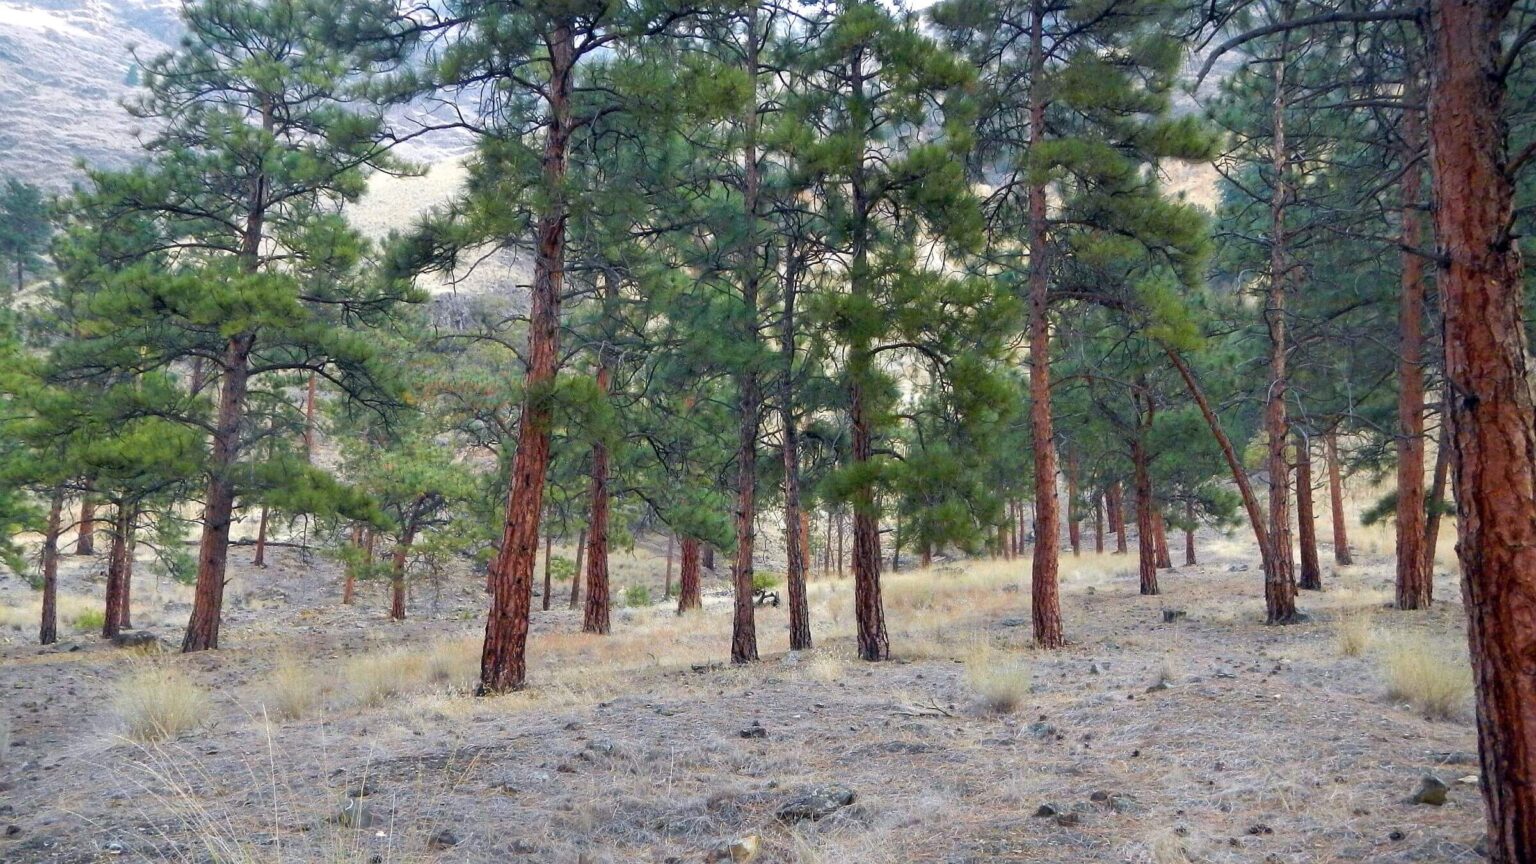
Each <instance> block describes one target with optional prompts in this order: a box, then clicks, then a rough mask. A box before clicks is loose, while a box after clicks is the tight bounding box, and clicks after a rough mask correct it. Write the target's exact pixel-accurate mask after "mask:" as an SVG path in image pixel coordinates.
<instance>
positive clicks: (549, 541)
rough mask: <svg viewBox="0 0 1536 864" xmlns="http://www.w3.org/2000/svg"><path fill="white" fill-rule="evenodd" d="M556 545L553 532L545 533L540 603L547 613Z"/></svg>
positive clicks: (669, 548)
mask: <svg viewBox="0 0 1536 864" xmlns="http://www.w3.org/2000/svg"><path fill="white" fill-rule="evenodd" d="M554 545H555V535H554V534H553V533H552V532H550V531H545V532H544V593H543V594H541V595H539V596H540V599H541V601H542V602H541V603H540V605H541V606H543V607H544V611H545V612H548V611H549V595H550V594H551V593H553V592H554V590H555V582H554V573H552V572H551V570H550V564H551V563H552V562H553V561H554V554H553V552H554ZM671 581H672V546H671V544H670V539H669V543H668V546H667V582H668V583H671Z"/></svg>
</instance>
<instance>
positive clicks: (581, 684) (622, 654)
mask: <svg viewBox="0 0 1536 864" xmlns="http://www.w3.org/2000/svg"><path fill="white" fill-rule="evenodd" d="M1378 545H1379V544H1378ZM1201 547H1202V554H1203V555H1205V556H1206V558H1207V560H1206V561H1205V562H1203V563H1202V564H1201V565H1200V566H1195V567H1187V566H1186V567H1179V568H1177V569H1175V570H1172V571H1164V572H1163V573H1162V575H1161V580H1162V588H1163V591H1164V593H1163V595H1162V596H1158V597H1142V596H1140V595H1139V594H1138V593H1137V583H1136V578H1135V575H1134V562H1133V561H1132V560H1130V559H1127V558H1124V557H1119V556H1091V555H1090V556H1084V557H1083V558H1082V559H1077V560H1068V561H1067V562H1066V564H1065V571H1066V572H1065V573H1064V577H1063V607H1064V614H1065V620H1066V627H1067V633H1068V636H1069V639H1070V640H1071V642H1072V644H1071V646H1070V647H1069V648H1068V649H1066V650H1063V651H1060V652H1056V653H1052V654H1043V653H1038V652H1034V651H1032V650H1030V649H1028V648H1027V645H1028V642H1029V624H1028V621H1029V611H1028V597H1029V591H1028V573H1027V571H1028V565H1027V563H1026V562H1024V561H1019V562H977V563H973V564H969V565H966V564H959V563H956V564H949V565H945V566H941V567H936V568H934V569H932V570H929V571H923V572H918V573H904V574H901V575H899V576H893V577H891V578H890V579H889V580H888V584H887V588H886V600H887V607H888V612H889V617H890V626H891V632H892V640H891V642H892V651H893V654H894V655H895V657H896V659H894V660H893V661H891V662H888V663H879V664H866V663H861V662H858V661H856V660H855V659H853V652H852V648H851V639H850V634H851V629H852V620H851V618H852V614H851V602H850V597H851V584H850V582H849V581H846V580H843V581H839V580H836V579H818V580H817V581H816V582H815V583H813V619H812V625H813V629H814V630H815V633H816V636H817V638H818V643H817V644H818V648H817V650H816V651H814V652H804V653H800V654H789V653H788V652H787V651H786V650H785V649H786V645H787V635H786V621H785V615H784V610H783V609H774V608H764V609H760V610H758V613H759V616H758V633H759V638H760V642H761V645H762V648H763V653H764V659H763V661H762V662H760V663H757V664H755V665H752V666H750V667H745V668H732V667H730V666H729V665H728V664H725V663H723V662H722V661H723V660H724V659H725V656H726V652H727V650H728V640H727V638H726V632H727V628H728V627H729V621H728V615H729V612H728V609H727V608H726V607H725V605H724V597H723V594H721V593H720V592H721V591H722V583H720V582H719V581H718V580H716V581H713V582H711V585H710V587H711V589H712V590H713V591H714V592H716V593H715V596H714V597H712V599H711V601H710V603H709V604H708V605H707V607H706V609H705V610H704V612H703V613H700V614H698V615H693V616H689V617H687V618H682V619H680V618H678V617H677V616H675V615H673V614H672V613H671V610H670V608H669V607H667V606H666V605H656V606H653V607H646V608H631V609H621V610H616V612H615V619H614V634H613V635H612V636H609V637H606V638H605V637H597V636H586V635H582V634H579V633H577V632H575V631H578V630H579V629H580V620H579V618H578V617H577V613H574V612H570V611H567V610H566V609H565V608H564V599H565V592H566V591H567V590H568V588H564V587H561V586H557V590H556V592H555V593H556V603H555V608H554V610H553V611H550V612H536V613H535V615H536V621H535V627H534V630H535V635H534V639H533V647H532V651H533V661H532V667H531V673H530V676H531V687H530V689H529V690H528V691H525V692H522V693H517V694H512V695H509V696H505V697H498V698H491V699H476V698H475V697H473V696H471V695H469V694H468V691H469V684H470V682H472V681H473V679H474V677H475V675H476V671H477V662H478V655H477V653H476V651H477V647H478V646H477V642H476V640H477V636H478V634H479V633H480V632H481V628H482V626H483V623H482V622H483V605H484V599H483V597H484V595H483V594H482V593H481V592H480V584H479V579H480V577H479V576H477V575H476V574H474V573H471V572H469V571H468V570H466V571H465V572H463V573H461V574H459V575H458V576H456V577H454V578H452V579H449V580H447V582H446V584H442V585H439V586H435V587H434V586H429V585H425V584H423V585H418V586H416V587H415V588H414V590H413V597H412V604H413V609H412V617H411V619H410V620H409V621H407V622H405V623H403V624H391V623H388V622H386V621H385V620H383V614H384V612H385V610H386V609H387V600H386V596H385V587H384V586H383V585H368V586H365V589H364V591H363V592H362V593H361V595H360V598H359V602H358V604H357V605H356V606H353V607H350V608H349V607H343V606H340V605H339V603H338V597H339V574H338V573H337V570H336V565H335V564H334V563H332V562H330V561H327V560H325V559H323V558H313V559H310V558H306V557H305V556H303V555H302V553H301V552H300V551H299V550H296V549H290V548H283V549H279V550H276V554H275V556H274V561H273V565H272V566H271V567H269V568H266V569H264V570H256V569H255V568H252V567H250V566H249V563H248V562H249V558H250V550H249V548H243V549H240V550H237V551H236V552H235V554H234V556H233V557H234V559H235V560H236V562H237V564H238V572H237V574H236V575H237V579H236V582H235V584H234V585H233V586H232V589H231V594H232V597H233V599H232V602H231V609H230V612H229V615H228V617H227V619H226V624H225V631H224V635H223V640H222V641H223V643H224V645H225V648H224V649H223V650H220V651H218V652H211V653H205V654H201V655H194V656H185V657H183V656H179V655H175V654H164V655H160V656H152V657H151V656H141V655H136V654H131V653H128V652H124V651H121V650H117V649H113V648H111V647H110V646H105V645H102V644H100V643H99V640H98V639H96V638H95V637H94V636H90V635H86V634H80V633H68V634H66V636H65V641H64V642H63V643H61V644H60V645H58V646H53V647H49V648H46V649H45V648H39V647H38V646H36V645H32V644H28V640H29V639H31V638H32V636H33V635H34V634H33V631H32V630H31V629H29V628H24V627H23V626H22V625H13V628H12V629H8V630H5V631H4V634H3V636H0V639H4V640H5V644H4V645H3V646H0V712H3V716H4V717H6V718H8V721H7V722H6V723H5V725H3V726H0V733H4V735H3V736H0V737H8V740H4V741H0V743H3V744H4V748H3V752H0V835H3V836H0V861H5V862H17V864H23V862H55V861H57V862H91V861H106V860H114V859H115V860H139V861H151V862H159V861H175V862H189V864H190V862H197V864H201V862H211V861H216V862H238V864H246V862H249V864H258V862H259V864H276V862H279V861H285V862H286V861H295V862H297V861H303V862H337V864H340V862H359V864H362V862H377V864H385V862H411V864H414V862H429V861H432V862H436V861H440V862H444V864H448V862H482V861H484V862H489V861H497V862H503V861H514V862H515V861H529V862H573V864H574V862H583V864H599V862H671V861H678V862H695V861H705V860H708V859H709V858H710V856H711V855H712V854H713V853H714V851H715V850H716V849H717V847H722V845H728V844H730V843H732V842H734V841H743V842H744V843H745V844H747V845H750V844H752V843H754V842H755V843H756V844H757V845H758V847H759V850H760V851H758V853H757V854H756V857H755V858H754V859H753V860H757V861H766V862H828V864H830V862H946V864H961V862H1063V864H1066V862H1141V861H1151V862H1185V861H1188V862H1297V864H1300V862H1309V864H1310V862H1319V864H1321V862H1334V861H1380V862H1389V861H1390V862H1398V861H1402V862H1407V861H1428V862H1455V861H1475V860H1480V859H1479V857H1478V855H1477V853H1476V852H1475V851H1474V846H1475V844H1476V843H1477V841H1478V840H1479V838H1480V836H1481V832H1482V803H1481V798H1480V796H1479V793H1478V788H1477V785H1476V783H1477V778H1476V775H1477V773H1478V768H1477V765H1476V759H1475V755H1474V754H1473V751H1474V750H1475V746H1476V741H1475V735H1474V731H1473V728H1472V726H1471V723H1470V722H1469V717H1467V716H1466V714H1465V712H1464V710H1463V713H1462V716H1461V717H1460V718H1459V719H1453V720H1434V721H1432V720H1427V719H1424V717H1422V716H1421V715H1420V714H1419V713H1418V712H1416V711H1415V710H1414V709H1413V708H1412V707H1410V706H1408V705H1406V704H1396V703H1394V702H1393V701H1391V700H1388V699H1387V698H1386V697H1385V695H1384V693H1385V688H1384V684H1383V677H1382V668H1381V667H1382V663H1383V658H1384V656H1386V654H1387V653H1388V652H1390V651H1391V650H1393V646H1400V645H1403V644H1408V643H1422V644H1432V645H1436V646H1443V650H1445V651H1447V652H1454V651H1455V650H1457V648H1456V646H1457V645H1458V644H1459V643H1460V642H1461V641H1462V627H1463V617H1462V610H1461V606H1460V594H1459V589H1458V587H1457V585H1456V583H1455V580H1454V579H1453V578H1452V577H1451V576H1449V575H1444V574H1442V575H1441V576H1440V578H1439V579H1438V580H1437V584H1436V592H1437V605H1436V606H1435V608H1434V609H1433V610H1432V611H1430V612H1428V613H1398V612H1393V611H1390V610H1388V609H1385V608H1383V605H1384V604H1385V603H1386V601H1387V600H1388V599H1389V597H1390V593H1389V592H1390V563H1391V562H1390V559H1389V558H1387V557H1385V556H1384V555H1383V554H1380V550H1378V553H1377V554H1372V553H1371V551H1370V550H1369V549H1367V550H1365V551H1363V552H1362V553H1361V554H1358V555H1357V563H1356V565H1355V566H1352V567H1348V568H1332V567H1327V568H1325V570H1326V575H1325V583H1326V589H1327V590H1325V592H1323V593H1321V594H1316V593H1309V594H1305V595H1304V596H1303V597H1302V600H1301V605H1302V608H1303V609H1305V610H1307V611H1308V612H1309V613H1310V615H1311V621H1309V622H1308V623H1304V624H1300V625H1295V626H1289V627H1266V626H1264V625H1263V624H1262V623H1261V617H1262V603H1261V597H1260V592H1261V576H1260V574H1259V572H1258V568H1257V564H1256V560H1255V558H1256V556H1254V555H1253V554H1252V549H1251V547H1250V546H1248V545H1245V544H1244V543H1243V542H1242V541H1241V535H1237V536H1236V537H1234V538H1223V537H1220V536H1218V535H1216V534H1214V533H1212V534H1211V535H1210V536H1208V537H1206V536H1203V535H1202V539H1201ZM1134 548H1135V547H1134V543H1133V545H1132V549H1134ZM656 551H657V549H642V550H641V552H640V553H639V554H637V555H635V556H625V558H624V560H623V561H622V562H620V564H618V565H616V568H617V573H618V575H617V576H616V577H615V578H616V582H617V583H618V584H619V586H620V587H621V588H623V587H626V585H627V584H648V585H649V586H651V589H652V596H656V597H659V596H660V595H661V585H660V582H661V578H662V567H663V565H662V563H661V559H660V558H659V557H657V555H656ZM1323 554H1324V557H1325V561H1326V560H1329V559H1328V556H1329V555H1330V552H1329V550H1328V549H1327V548H1326V547H1325V549H1324V553H1323ZM70 565H71V566H70V567H69V568H68V572H67V573H66V574H65V591H66V592H68V593H71V594H77V595H93V594H97V593H98V591H99V586H98V585H97V584H96V583H94V582H92V581H91V579H92V574H93V572H94V570H95V567H96V563H95V562H92V561H87V560H84V559H80V558H72V559H70ZM140 582H141V583H143V584H136V586H135V591H136V593H137V599H138V601H139V602H138V606H137V611H136V615H137V616H138V618H139V619H140V620H139V621H138V622H136V623H139V624H140V625H141V626H147V627H149V628H150V629H154V630H155V631H156V632H158V633H160V634H161V635H162V636H163V637H164V638H165V639H166V641H167V642H170V643H176V642H179V638H180V630H179V628H180V625H181V624H182V623H183V622H184V620H185V597H184V591H183V589H181V588H180V587H179V586H161V589H160V590H158V591H157V590H156V589H155V588H154V586H153V585H152V584H150V583H151V582H152V579H151V578H149V577H140ZM30 597H31V595H30V590H29V589H27V588H25V586H24V585H22V584H21V583H19V582H18V581H17V580H15V579H14V578H12V577H0V604H10V605H11V606H12V607H14V608H16V609H20V608H23V607H24V606H25V604H26V603H27V602H30ZM434 598H435V604H434ZM82 602H83V601H82ZM536 604H537V601H536ZM1165 610H1181V611H1183V612H1184V613H1185V615H1184V616H1183V617H1182V618H1177V617H1176V620H1173V621H1171V622H1165V620H1164V617H1165V616H1164V611H1165ZM1359 610H1375V611H1374V616H1373V624H1372V631H1373V638H1372V641H1371V644H1370V646H1369V647H1368V648H1366V650H1365V651H1364V652H1363V653H1362V654H1361V655H1360V656H1345V655H1344V654H1343V653H1342V652H1341V650H1340V648H1339V644H1338V624H1337V621H1338V619H1339V618H1340V617H1341V616H1345V615H1348V614H1351V613H1357V612H1358V611H1359ZM18 615H19V613H18ZM13 617H17V616H13ZM65 629H68V628H65ZM982 646H986V649H987V653H985V654H984V655H982V654H978V652H979V651H980V650H981V647H982ZM1461 650H1464V649H1461ZM978 656H985V657H987V658H990V659H989V660H988V662H993V663H1006V664H1012V667H1013V668H1018V669H1023V670H1026V671H1025V672H1024V674H1026V675H1027V676H1028V680H1027V686H1026V687H1025V688H1024V689H1023V690H1022V691H1021V692H1020V694H1019V697H1020V699H1021V701H1020V703H1019V705H1018V706H1017V708H1016V709H1015V710H1013V711H1012V712H1005V713H1000V712H997V711H994V710H989V709H988V708H987V707H986V706H984V705H983V704H981V701H980V700H979V699H978V698H977V696H976V692H975V688H974V686H973V682H972V681H971V680H969V679H968V676H967V671H968V669H970V670H972V671H974V670H975V669H976V668H977V667H978V664H979V663H980V662H981V661H979V660H977V659H976V658H977V657H978ZM967 658H970V661H969V663H968V662H967ZM148 664H167V665H169V666H171V667H174V668H176V669H179V670H182V671H183V672H184V673H185V674H186V675H187V676H188V677H189V678H190V679H191V681H192V682H194V683H195V685H196V686H197V687H198V688H200V689H202V690H203V691H205V692H206V693H208V694H210V695H211V699H212V702H211V708H210V709H209V710H208V711H207V712H206V719H205V720H204V721H203V722H202V723H200V724H199V726H198V727H197V728H195V729H192V730H190V731H187V732H184V733H183V734H180V735H179V736H176V737H174V738H172V739H170V740H167V741H162V742H156V743H138V742H135V741H132V740H129V739H128V738H126V737H124V734H123V733H124V728H125V727H124V724H123V719H122V718H121V717H120V714H119V709H118V702H117V695H116V694H117V692H118V690H119V688H120V687H121V686H122V683H123V682H124V681H127V680H130V679H131V676H133V675H134V674H135V672H139V671H143V670H144V669H145V668H146V665H148ZM282 670H288V671H289V673H293V671H294V670H299V673H300V674H299V675H298V677H299V679H300V680H301V683H299V684H291V683H290V687H292V688H298V689H304V690H312V691H313V692H310V693H307V696H309V697H312V699H311V702H310V704H309V706H308V707H307V708H305V709H304V710H302V711H300V712H298V713H299V714H300V716H299V717H297V719H289V720H281V721H279V720H277V719H275V718H274V717H273V716H272V714H273V712H272V711H271V710H269V709H270V707H271V705H272V704H275V703H274V702H273V701H272V700H273V697H272V696H271V694H272V693H273V692H276V691H275V689H274V688H276V687H277V686H278V685H277V684H275V683H274V682H276V681H279V680H287V679H281V677H280V672H281V671H282ZM292 677H293V675H291V674H290V679H291V678H292ZM754 723H757V724H760V725H761V728H762V732H761V733H759V732H758V731H757V730H756V729H755V728H754V727H753V724H754ZM759 735H760V736H761V737H758V736H759ZM748 736H751V737H748ZM1469 760H1470V761H1469ZM1426 773H1433V774H1435V775H1437V776H1438V777H1440V778H1442V779H1444V780H1445V781H1446V782H1447V783H1449V784H1450V792H1449V797H1448V800H1447V802H1446V803H1445V805H1444V806H1442V807H1432V806H1424V805H1415V804H1412V803H1408V799H1409V796H1411V795H1412V794H1413V793H1414V790H1415V788H1416V787H1417V786H1418V784H1419V782H1420V778H1421V777H1422V776H1423V775H1425V774H1426ZM828 784H840V785H841V786H844V787H846V788H847V789H848V790H851V791H852V793H853V794H854V801H853V803H852V804H851V805H849V806H844V807H841V808H838V809H836V810H835V812H832V813H831V814H830V815H827V816H826V817H825V818H821V819H818V820H804V821H798V822H795V821H789V820H787V819H785V818H782V817H781V816H780V809H781V808H782V807H783V806H784V805H785V804H786V803H787V802H790V801H791V800H793V799H795V798H796V797H797V796H799V795H801V794H802V793H804V792H805V791H806V790H808V789H812V788H815V787H822V786H826V785H828ZM358 793H365V794H363V795H362V797H360V798H353V799H349V797H348V796H349V795H353V796H356V795H357V794H358ZM343 808H345V810H343ZM344 813H345V814H358V813H360V814H362V815H361V816H359V817H358V818H356V819H354V818H351V817H350V815H343V814H344ZM1042 814H1044V815H1042ZM349 822H352V823H355V822H371V823H372V824H369V825H367V826H366V827H358V826H356V825H349V824H347V823H349ZM444 832H447V834H445V833H444ZM449 835H451V836H449ZM721 854H727V855H728V854H729V852H728V850H725V849H722V850H721ZM739 854H741V855H743V856H744V855H745V854H746V853H744V852H741V853H739Z"/></svg>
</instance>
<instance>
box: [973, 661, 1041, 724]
mask: <svg viewBox="0 0 1536 864" xmlns="http://www.w3.org/2000/svg"><path fill="white" fill-rule="evenodd" d="M965 683H966V686H968V687H970V688H971V690H972V691H974V692H975V694H976V697H977V700H978V701H979V702H980V703H981V704H982V706H983V707H985V708H986V709H987V710H989V711H995V712H997V713H999V714H1011V713H1013V712H1014V711H1015V710H1017V709H1018V707H1019V706H1020V705H1022V704H1023V703H1024V700H1025V698H1026V697H1027V696H1028V695H1029V686H1030V666H1029V662H1028V661H1027V660H1026V659H1025V658H1024V656H1023V655H1020V654H1009V653H1004V652H1000V651H997V650H995V649H993V648H991V647H990V646H986V645H979V646H977V647H976V648H973V649H972V650H971V652H970V654H969V655H967V656H966V658H965Z"/></svg>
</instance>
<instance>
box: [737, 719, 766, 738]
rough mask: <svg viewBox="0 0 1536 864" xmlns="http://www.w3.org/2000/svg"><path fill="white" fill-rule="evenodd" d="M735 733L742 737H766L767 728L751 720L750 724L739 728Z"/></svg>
mask: <svg viewBox="0 0 1536 864" xmlns="http://www.w3.org/2000/svg"><path fill="white" fill-rule="evenodd" d="M736 734H738V735H740V736H741V737H743V738H767V737H768V730H767V729H764V728H763V724H761V723H759V722H758V721H756V720H753V721H752V725H750V726H748V727H747V728H745V729H743V730H741V731H740V732H737V733H736Z"/></svg>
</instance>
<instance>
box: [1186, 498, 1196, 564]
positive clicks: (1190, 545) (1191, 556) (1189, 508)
mask: <svg viewBox="0 0 1536 864" xmlns="http://www.w3.org/2000/svg"><path fill="white" fill-rule="evenodd" d="M1184 520H1185V521H1186V522H1187V523H1188V524H1187V525H1186V526H1185V528H1184V566H1186V567H1193V566H1195V564H1196V563H1197V562H1196V561H1195V504H1194V502H1193V501H1186V502H1184Z"/></svg>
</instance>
